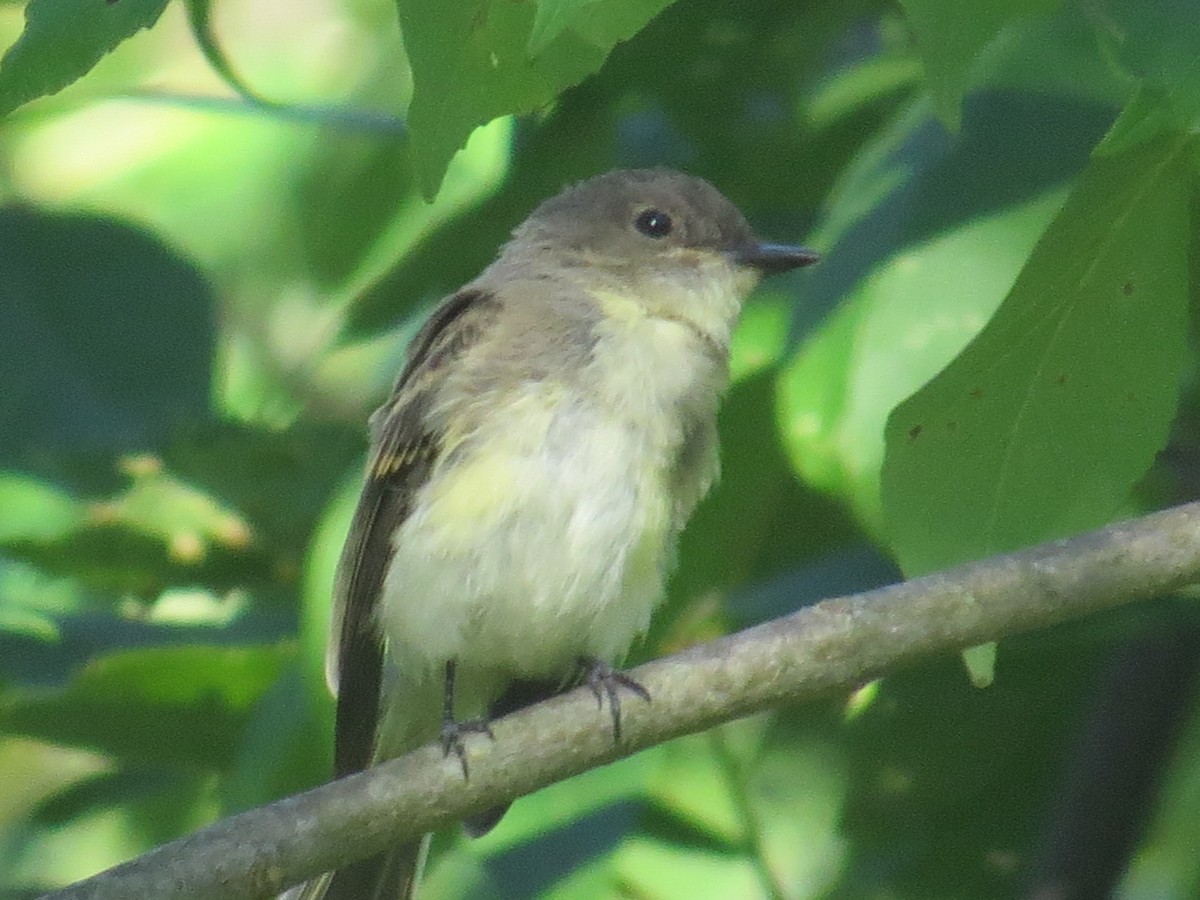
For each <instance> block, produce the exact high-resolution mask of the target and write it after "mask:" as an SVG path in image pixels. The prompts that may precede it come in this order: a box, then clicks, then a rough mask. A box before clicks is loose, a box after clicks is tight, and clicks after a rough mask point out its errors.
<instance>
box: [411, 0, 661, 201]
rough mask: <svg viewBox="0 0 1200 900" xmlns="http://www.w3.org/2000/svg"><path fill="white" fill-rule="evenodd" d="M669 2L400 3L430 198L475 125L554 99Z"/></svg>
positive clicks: (414, 124)
mask: <svg viewBox="0 0 1200 900" xmlns="http://www.w3.org/2000/svg"><path fill="white" fill-rule="evenodd" d="M669 3H670V0H650V2H643V0H596V2H593V3H583V4H580V3H578V2H575V3H565V2H560V3H559V4H557V5H555V6H552V7H551V8H549V9H548V11H546V12H542V11H541V9H540V7H539V8H537V9H535V8H534V5H533V4H532V3H511V2H507V0H490V2H483V3H479V2H472V0H397V6H398V8H399V12H400V27H401V31H402V32H403V34H404V46H405V49H406V51H407V53H408V58H409V62H410V63H411V65H412V71H413V99H412V104H411V106H410V107H409V113H408V124H409V128H410V129H411V132H412V142H413V154H414V157H415V159H416V164H417V173H418V179H419V181H420V184H421V190H422V192H423V193H424V194H425V196H426V197H427V198H431V197H432V196H433V195H434V194H435V193H437V189H438V186H439V185H440V184H441V181H442V176H443V174H444V173H445V170H446V165H447V164H448V163H449V161H450V158H451V157H452V156H453V155H454V153H455V152H456V151H457V150H458V149H459V147H461V146H462V145H463V143H464V142H465V141H466V139H467V137H468V136H469V135H470V133H471V131H472V130H473V129H474V128H475V127H477V126H479V125H483V124H484V123H486V122H489V121H491V120H492V119H494V118H496V117H497V116H502V115H508V114H519V113H527V112H532V111H534V110H536V109H539V108H541V107H543V106H545V105H547V104H548V103H550V102H551V101H552V100H553V99H554V98H555V97H556V96H557V95H558V94H559V93H560V92H561V91H563V90H564V89H566V88H568V87H570V86H571V85H573V84H577V83H578V82H580V81H582V80H583V79H584V78H585V77H587V76H588V75H590V74H591V73H592V72H595V71H596V70H597V69H599V68H600V66H601V65H602V64H603V63H604V60H605V57H607V56H608V52H609V51H610V50H611V49H612V48H613V46H614V45H615V44H616V43H618V42H619V41H623V40H627V39H628V38H630V37H632V36H633V35H634V34H636V33H637V32H638V31H639V30H641V28H642V27H643V26H644V25H645V24H646V23H647V22H649V21H650V20H651V19H652V18H654V16H656V15H657V14H658V13H659V12H660V11H662V10H663V9H664V8H665V7H666V6H668V5H669ZM539 13H541V14H542V16H543V24H542V26H541V31H540V32H538V33H537V34H536V35H535V32H534V23H535V19H536V18H537V16H538V14H539ZM547 17H548V18H547ZM531 46H536V47H538V48H539V52H537V54H536V55H532V54H531V52H530V47H531Z"/></svg>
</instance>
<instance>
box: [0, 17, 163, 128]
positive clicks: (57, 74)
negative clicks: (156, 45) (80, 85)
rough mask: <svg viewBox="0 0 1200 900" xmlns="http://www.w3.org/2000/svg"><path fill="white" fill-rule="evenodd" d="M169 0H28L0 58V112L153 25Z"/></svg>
mask: <svg viewBox="0 0 1200 900" xmlns="http://www.w3.org/2000/svg"><path fill="white" fill-rule="evenodd" d="M166 6H167V0H107V2H106V0H30V3H29V5H28V6H27V7H25V30H24V31H23V32H21V36H20V37H19V38H18V39H17V42H16V43H15V44H13V45H12V46H11V47H9V49H8V52H7V53H5V54H4V59H3V60H0V115H4V114H5V113H8V112H11V111H12V110H14V109H16V108H17V107H18V106H20V105H21V104H22V103H27V102H28V101H30V100H32V99H34V98H35V97H42V96H44V95H46V94H53V93H55V92H56V91H60V90H62V89H63V88H64V87H66V86H67V85H68V84H70V83H71V82H72V81H74V80H75V79H77V78H80V77H81V76H83V75H84V74H86V73H87V71H88V70H89V69H91V68H92V66H94V65H95V64H96V63H97V62H99V61H100V58H101V57H102V56H104V54H106V53H108V52H109V51H110V50H112V49H113V48H114V47H116V46H117V44H119V43H121V41H123V40H125V39H126V38H128V37H131V36H132V35H134V34H136V33H137V32H138V31H140V30H141V29H143V28H149V27H150V26H151V25H153V24H154V23H155V22H157V21H158V17H159V16H160V15H161V14H162V11H163V10H164V9H165V8H166Z"/></svg>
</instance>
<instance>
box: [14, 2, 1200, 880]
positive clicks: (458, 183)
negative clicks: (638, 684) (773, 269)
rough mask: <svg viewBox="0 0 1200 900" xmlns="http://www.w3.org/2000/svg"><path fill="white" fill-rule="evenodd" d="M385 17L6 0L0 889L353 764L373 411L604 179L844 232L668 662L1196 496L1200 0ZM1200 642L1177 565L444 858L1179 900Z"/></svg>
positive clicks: (750, 447)
mask: <svg viewBox="0 0 1200 900" xmlns="http://www.w3.org/2000/svg"><path fill="white" fill-rule="evenodd" d="M397 7H398V9H397ZM397 7H392V6H390V5H389V4H386V3H380V2H376V0H348V2H344V3H340V4H338V3H332V2H329V0H302V2H296V3H291V4H289V5H288V15H287V16H286V17H284V18H282V19H281V18H280V17H279V15H278V10H276V9H274V8H272V7H263V6H262V5H261V4H258V5H256V4H253V3H251V2H249V0H224V2H222V3H219V4H212V3H210V2H208V0H190V2H188V3H187V4H186V6H184V5H180V4H173V5H167V4H163V3H155V2H145V0H112V2H109V3H95V2H91V0H88V2H84V0H53V2H52V0H30V2H29V3H28V4H27V5H25V6H22V5H21V4H20V3H6V4H2V5H0V42H3V43H4V44H5V45H6V46H8V47H9V50H8V52H7V53H6V54H5V56H4V58H3V60H2V62H0V110H2V111H4V112H5V113H7V115H6V117H5V118H4V119H3V120H0V784H3V785H4V787H3V788H2V789H0V896H2V897H24V896H32V895H35V894H37V893H38V892H40V891H41V890H42V889H45V888H48V887H52V886H55V885H59V884H63V883H65V882H67V881H70V880H72V879H75V878H79V877H83V876H85V875H87V874H89V873H91V872H94V871H96V870H98V869H100V868H103V867H105V866H108V865H111V864H113V863H115V862H117V861H119V860H121V859H124V858H127V857H128V856H130V855H133V854H135V853H137V852H140V851H142V850H144V849H146V848H148V847H150V846H152V845H154V844H155V843H158V842H161V841H164V840H167V839H169V838H171V837H173V836H176V835H178V834H181V833H184V832H186V831H187V830H189V829H192V828H195V827H198V826H199V825H202V824H203V823H205V822H208V821H211V820H213V819H214V818H216V817H219V816H220V815H222V814H226V813H229V812H231V811H234V810H238V809H243V808H245V807H247V806H251V805H254V804H257V803H261V802H265V801H267V800H269V799H272V798H274V797H278V796H281V795H284V794H286V793H289V792H292V791H295V790H299V789H301V788H303V787H305V786H308V785H312V784H315V783H317V782H319V781H321V780H323V779H324V778H325V777H326V773H327V772H328V768H329V757H330V748H329V732H330V709H331V703H330V700H329V698H328V696H327V695H326V692H325V687H324V684H323V681H322V676H321V671H322V663H321V653H322V645H323V643H324V638H325V628H326V625H325V622H326V617H327V604H328V596H329V589H330V584H331V581H332V573H333V566H334V562H335V560H336V556H337V552H338V549H339V545H340V542H341V539H342V536H343V535H344V532H345V528H346V525H347V522H348V518H349V514H350V510H351V508H352V505H353V502H354V498H355V496H356V493H357V490H358V480H359V467H360V466H361V459H362V453H363V450H364V449H365V420H366V416H367V414H368V412H369V410H370V409H371V407H372V404H374V403H376V402H378V400H379V399H380V398H381V396H382V395H383V393H384V391H386V388H387V386H388V384H389V383H390V381H391V379H392V378H393V377H394V375H395V372H396V369H397V367H398V366H399V364H400V361H401V360H402V358H403V352H404V345H405V342H406V340H407V338H408V336H409V335H411V333H412V332H413V330H414V329H415V328H416V327H417V325H418V324H419V322H420V319H421V316H422V315H423V314H424V313H425V311H427V309H428V308H429V306H430V304H431V303H432V302H434V301H435V300H436V299H437V297H439V296H440V295H442V294H443V293H445V292H447V291H449V290H452V289H453V288H455V287H456V286H457V285H459V284H461V283H462V282H463V281H465V280H467V279H469V278H470V277H472V276H473V275H474V274H475V273H477V272H478V271H479V269H480V268H481V267H482V266H483V265H485V264H486V263H487V262H488V261H489V259H490V258H491V257H492V256H493V254H494V253H495V250H496V248H497V246H498V245H499V244H500V243H501V242H502V241H503V240H504V239H505V237H506V236H507V234H508V232H509V230H510V229H511V228H512V227H513V226H514V225H516V224H517V223H518V222H519V221H520V220H521V219H522V218H523V217H524V216H525V215H526V214H527V213H528V212H529V210H530V209H531V208H532V207H533V206H534V205H535V204H536V203H537V202H538V201H539V200H540V199H542V198H544V197H545V196H547V195H549V194H552V193H554V192H556V191H557V190H559V189H560V188H561V187H562V186H563V185H564V184H566V183H569V182H571V181H574V180H577V179H580V178H583V177H586V176H588V175H591V174H594V173H596V172H599V171H603V170H606V169H609V168H614V167H627V166H645V165H665V166H673V167H679V168H685V169H687V170H689V171H692V172H695V173H696V174H699V175H703V176H705V177H707V178H709V179H710V180H712V181H713V182H714V183H716V184H717V185H718V186H719V187H721V188H722V189H723V190H724V191H725V192H726V193H728V194H729V196H730V197H732V198H733V199H734V200H735V201H736V202H737V203H738V204H739V205H741V206H742V207H743V209H745V211H746V212H747V214H748V216H749V218H750V219H751V220H752V221H753V222H754V223H755V224H756V226H757V227H758V228H759V229H760V231H761V232H762V233H763V234H765V235H769V236H770V237H772V238H774V239H777V240H797V241H799V240H805V241H807V242H808V243H810V244H812V245H813V246H816V247H817V248H818V249H820V250H821V251H822V252H823V253H824V254H825V258H824V260H823V262H822V264H821V265H820V266H818V267H815V268H814V269H811V270H806V271H805V272H803V273H798V274H796V275H794V276H789V277H788V278H784V279H780V280H778V281H777V282H773V283H772V284H770V285H768V286H766V287H765V288H764V290H763V291H761V292H760V293H759V295H758V296H757V297H755V298H754V300H753V301H752V302H751V304H750V305H749V307H748V309H747V310H746V314H745V317H744V321H743V327H742V328H741V330H740V331H739V333H738V335H737V337H736V340H735V346H734V360H733V371H734V373H735V384H734V387H733V389H732V390H731V392H730V395H729V397H728V398H727V402H726V404H725V406H724V409H723V411H722V418H721V428H722V434H723V452H724V479H723V481H722V483H721V485H720V486H719V487H718V489H717V490H716V491H715V493H714V495H713V496H712V497H711V498H710V499H709V500H708V501H707V502H706V503H705V504H704V506H703V507H702V508H701V509H700V511H699V512H698V514H697V516H696V518H695V520H694V522H693V523H692V525H691V527H690V528H689V529H688V531H687V533H686V534H685V536H684V540H683V546H682V548H681V553H680V563H679V568H678V572H677V575H676V577H675V579H674V581H673V583H672V588H671V592H670V597H669V598H668V602H667V603H666V604H665V606H664V607H663V609H662V611H661V612H660V614H659V616H658V617H657V618H656V620H655V622H654V624H653V626H652V631H651V633H650V635H648V636H647V639H646V641H645V642H644V643H643V644H642V645H641V646H640V647H639V648H637V650H636V651H635V655H636V656H637V657H645V656H655V655H659V654H662V653H665V652H669V651H670V650H672V649H676V648H678V647H681V646H685V645H687V644H689V643H693V642H696V641H702V640H707V639H710V638H711V637H713V636H716V635H718V634H722V633H725V632H727V631H729V630H731V629H734V628H739V627H744V626H746V625H748V624H751V623H754V622H757V621H761V620H763V619H766V618H770V617H773V616H777V615H781V614H783V613H786V612H788V611H790V610H793V609H795V608H797V607H798V606H801V605H803V604H806V603H810V602H813V601H815V600H817V599H819V598H821V597H823V596H830V595H834V594H838V593H844V592H849V591H854V590H859V589H864V588H868V587H872V586H875V585H878V584H881V583H886V582H888V581H892V580H895V579H897V578H899V577H900V575H901V572H904V573H907V574H914V573H917V572H922V571H927V570H929V569H934V568H938V567H942V566H946V565H950V564H952V563H955V562H958V561H962V560H966V559H973V558H977V557H981V556H986V555H988V554H991V553H994V552H996V551H998V550H1004V549H1011V548H1014V547H1019V546H1022V545H1026V544H1030V543H1034V542H1037V541H1040V540H1044V539H1046V538H1048V537H1053V536H1059V535H1064V534H1069V533H1074V532H1078V531H1080V530H1083V529H1086V528H1089V527H1092V526H1095V525H1099V524H1102V523H1103V522H1105V521H1107V520H1108V519H1110V518H1111V517H1113V516H1114V515H1117V514H1120V513H1133V512H1138V511H1144V510H1148V509H1152V508H1156V507H1159V506H1163V505H1167V504H1170V503H1174V502H1179V501H1181V500H1184V499H1189V498H1192V497H1195V496H1197V494H1200V469H1198V468H1197V465H1196V460H1197V459H1200V416H1198V415H1197V409H1198V403H1197V401H1198V399H1200V395H1198V392H1197V382H1196V379H1195V377H1194V371H1195V357H1194V349H1193V346H1192V344H1191V342H1190V341H1189V331H1190V326H1191V321H1192V316H1193V315H1194V314H1193V312H1192V309H1191V303H1190V301H1191V300H1192V299H1193V297H1194V294H1195V285H1196V283H1197V274H1198V273H1197V270H1196V263H1195V261H1196V260H1197V259H1200V253H1198V252H1197V251H1198V250H1200V246H1198V245H1197V242H1196V238H1195V236H1194V231H1193V228H1192V223H1193V222H1194V221H1195V214H1196V201H1195V191H1194V187H1195V173H1196V171H1197V168H1198V166H1200V145H1198V143H1197V138H1196V130H1197V124H1198V118H1200V57H1198V56H1197V54H1196V52H1195V48H1196V47H1197V46H1200V15H1196V11H1195V9H1194V8H1193V6H1192V5H1191V4H1188V3H1175V2H1170V0H1151V2H1149V3H1135V2H1132V0H1099V2H1090V0H1089V2H1084V0H1059V2H1054V0H1025V2H1021V3H1013V2H1010V0H984V2H980V3H973V4H962V3H954V2H946V0H904V2H902V3H901V4H900V6H899V7H895V6H893V5H892V4H887V3H883V2H881V0H852V2H848V3H831V2H822V0H802V2H795V0H754V2H749V3H742V4H736V5H735V4H730V3H727V2H718V0H674V2H666V0H656V2H651V3H642V2H635V0H537V2H531V0H530V2H524V3H506V2H491V0H472V2H468V0H454V2H442V3H431V2H428V0H398V3H397ZM397 13H398V14H397ZM150 26H152V27H150ZM147 29H148V30H147ZM85 73H86V77H82V76H84V75H85ZM410 103H411V115H409V114H408V110H409V109H410ZM514 114H519V115H523V116H525V117H524V118H521V119H514V118H512V117H511V116H512V115H514ZM485 123H486V124H485ZM476 126H482V127H478V128H477V127H476ZM464 143H465V146H462V145H464ZM439 185H440V187H439ZM435 191H436V197H435V198H434V199H433V201H432V203H427V202H426V200H425V198H426V197H428V196H430V195H432V194H433V193H434V192H435ZM1198 632H1200V629H1198V627H1197V622H1196V614H1195V612H1194V611H1193V609H1192V604H1191V602H1190V601H1189V600H1187V599H1174V600H1164V601H1162V602H1159V603H1154V604H1147V605H1145V606H1143V607H1142V608H1139V609H1132V610H1125V611H1121V612H1116V613H1111V614H1108V615H1105V616H1100V617H1096V618H1095V619H1093V620H1089V621H1087V622H1081V623H1077V624H1074V625H1071V626H1065V627H1061V628H1057V629H1053V630H1051V631H1048V632H1045V633H1042V634H1037V635H1029V636H1025V637H1021V638H1014V639H1011V640H1008V641H1005V642H1003V643H1002V644H1001V646H1000V647H999V650H998V654H997V656H996V661H995V666H996V671H995V680H994V683H993V684H992V686H991V687H989V688H987V689H986V690H979V689H977V688H974V687H972V686H971V683H970V680H969V678H968V676H967V675H966V673H965V672H964V670H963V667H962V664H961V662H960V660H958V659H957V658H949V657H948V658H944V659H937V660H930V661H928V662H927V663H925V664H923V665H920V666H914V667H912V668H911V669H908V670H906V671H903V672H896V673H890V674H888V675H887V676H886V677H884V678H883V679H881V680H880V681H877V682H873V683H871V684H869V685H864V686H863V687H862V688H860V689H859V690H858V691H855V692H854V693H852V694H850V695H848V696H842V697H833V698H830V699H828V700H827V701H825V702H823V703H818V704H812V705H809V706H806V707H804V708H797V709H784V710H778V711H775V712H772V713H770V714H763V715H760V716H757V717H755V718H753V719H751V720H748V721H745V722H738V723H733V724H730V725H728V726H725V727H722V728H719V729H715V730H714V731H712V732H711V733H708V734H704V735H697V736H693V737H691V738H687V739H684V740H680V741H676V742H673V743H671V744H669V745H665V746H662V747H657V748H655V749H653V750H651V751H648V752H646V753H643V754H640V755H638V756H637V757H635V758H632V759H629V760H625V761H623V762H621V763H618V764H616V765H613V766H609V767H606V768H605V769H603V770H599V771H595V772H589V773H587V774H585V775H583V776H581V777H579V778H576V779H572V780H571V781H569V782H566V783H563V784H560V785H556V786H554V787H552V788H550V789H548V790H545V791H543V792H541V793H539V794H538V795H536V796H533V797H530V798H526V799H525V800H523V801H521V802H520V803H518V804H516V805H515V806H514V808H513V810H512V811H511V813H510V814H509V815H508V816H507V817H506V818H505V820H504V822H503V823H502V824H501V826H500V827H499V828H497V829H496V830H495V831H494V832H493V833H492V834H490V835H488V836H487V837H486V838H484V839H482V840H479V841H474V842H471V841H467V840H466V839H465V838H463V837H461V836H460V835H458V834H457V833H447V834H445V835H441V836H439V837H438V840H437V841H436V842H435V845H434V856H433V859H432V861H431V865H430V867H429V873H428V875H429V877H428V880H427V888H426V891H425V893H424V896H426V897H428V898H439V897H443V898H452V897H472V898H488V897H494V898H511V897H534V896H538V897H544V898H591V897H595V898H613V897H644V898H664V900H666V898H673V897H681V898H682V897H687V898H692V897H720V898H758V897H763V898H772V900H778V898H789V900H801V898H818V897H829V898H841V897H845V898H872V897H878V898H884V897H887V898H914V900H917V898H919V900H928V898H966V897H970V898H1009V897H1016V896H1035V895H1037V892H1038V891H1045V890H1049V889H1051V888H1056V889H1058V890H1059V893H1057V894H1054V896H1059V897H1064V898H1068V897H1080V898H1090V897H1094V896H1100V895H1101V894H1112V895H1114V896H1118V897H1121V898H1125V900H1141V898H1151V897H1153V898H1174V897H1179V898H1184V897H1192V896H1195V895H1196V892H1197V890H1198V886H1200V864H1198V862H1197V857H1196V854H1195V852H1194V835H1195V834H1196V831H1197V829H1198V828H1200V821H1198V819H1197V816H1198V813H1197V810H1200V804H1198V803H1197V802H1196V800H1197V797H1198V796H1200V725H1198V723H1200V717H1198V716H1195V715H1193V714H1192V713H1193V710H1194V709H1195V707H1196V704H1195V702H1194V699H1193V698H1194V692H1193V687H1194V685H1193V682H1194V680H1195V678H1194V674H1195V668H1196V666H1195V661H1196V659H1197V658H1198V656H1200V654H1198V653H1197V651H1198V649H1200V641H1198V640H1197V638H1196V635H1197V633H1198ZM1131 648H1132V649H1131ZM1167 662H1170V663H1171V665H1170V667H1165V664H1166V663H1167ZM1155 673H1158V675H1159V678H1158V681H1155V679H1154V677H1153V676H1154V675H1155ZM1113 685H1118V686H1120V685H1124V686H1126V687H1127V688H1128V689H1127V690H1125V691H1124V692H1123V693H1122V692H1120V691H1117V692H1115V693H1114V692H1113V690H1112V686H1113ZM1138 685H1142V686H1143V690H1146V691H1150V690H1151V688H1149V687H1145V686H1146V685H1155V687H1153V689H1152V694H1150V695H1147V694H1144V693H1143V694H1141V695H1139V694H1137V693H1136V691H1134V690H1133V687H1135V686H1138ZM1118 694H1119V695H1120V696H1119V697H1118V696H1117V695H1118ZM1114 697H1116V699H1114ZM1118 699H1119V700H1121V702H1117V700H1118ZM1134 737H1137V738H1138V739H1139V740H1141V741H1143V743H1136V744H1135V743H1134V741H1133V738H1134ZM1122 748H1124V749H1123V750H1122ZM1130 748H1133V749H1130ZM1122 752H1124V753H1125V754H1126V755H1125V756H1122V755H1121V753H1122ZM1112 759H1129V760H1132V762H1130V764H1129V765H1127V766H1124V767H1123V771H1122V772H1118V773H1114V772H1113V771H1112V766H1111V765H1109V766H1106V765H1104V764H1103V761H1104V760H1112ZM1081 786H1082V787H1081ZM1081 792H1082V793H1081ZM1088 792H1090V793H1088ZM1081 797H1082V798H1083V799H1081ZM1098 798H1099V799H1098ZM1081 810H1082V812H1081ZM1097 833H1104V834H1107V835H1108V837H1106V838H1105V841H1103V842H1101V841H1092V842H1091V844H1090V845H1089V844H1088V842H1087V841H1085V840H1084V837H1086V836H1089V835H1094V834H1097ZM1081 836H1083V837H1081ZM1081 842H1082V844H1083V845H1084V846H1083V849H1082V850H1081V849H1080V846H1081ZM1089 853H1090V854H1091V855H1089ZM1084 870H1086V874H1087V877H1086V878H1084V877H1082V876H1081V875H1080V872H1082V871H1084ZM1105 879H1107V881H1105ZM1101 884H1102V885H1104V886H1103V887H1097V885H1101ZM1072 885H1076V886H1077V887H1075V888H1073V887H1072ZM1080 885H1086V887H1078V886H1080ZM1113 885H1115V887H1114V886H1113ZM1072 891H1074V893H1073V892H1072ZM1098 892H1099V893H1098ZM1041 896H1049V894H1042V895H1041Z"/></svg>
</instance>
